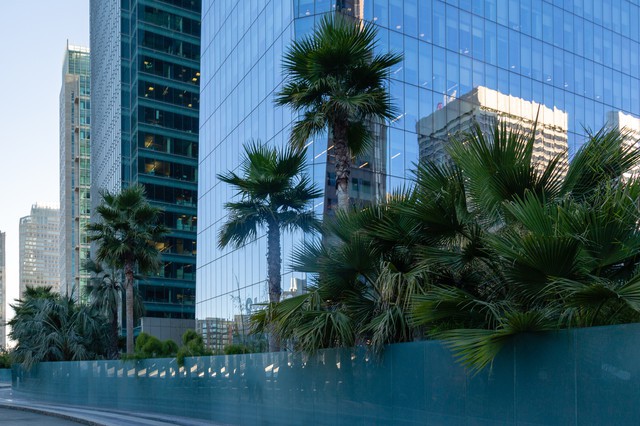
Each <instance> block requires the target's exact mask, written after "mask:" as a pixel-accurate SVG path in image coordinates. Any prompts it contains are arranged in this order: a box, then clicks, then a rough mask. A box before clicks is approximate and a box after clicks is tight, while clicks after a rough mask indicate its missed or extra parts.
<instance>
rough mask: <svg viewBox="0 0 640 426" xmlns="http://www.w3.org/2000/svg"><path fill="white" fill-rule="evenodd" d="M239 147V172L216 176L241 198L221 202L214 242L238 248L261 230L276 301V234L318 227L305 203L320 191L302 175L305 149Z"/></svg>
mask: <svg viewBox="0 0 640 426" xmlns="http://www.w3.org/2000/svg"><path fill="white" fill-rule="evenodd" d="M244 149H245V153H244V158H243V162H242V166H241V170H242V175H237V174H236V173H234V172H228V173H226V174H224V175H218V179H220V180H221V181H223V182H225V183H228V184H230V185H232V186H233V187H234V189H236V190H237V194H238V195H239V196H240V200H239V201H230V202H227V203H226V204H225V208H226V209H227V210H228V212H229V216H228V220H227V222H226V223H225V224H224V225H223V226H222V228H221V229H220V233H219V235H218V245H219V246H220V247H221V248H223V247H226V246H227V245H229V244H232V245H233V246H235V247H241V246H243V245H244V244H246V243H247V242H249V241H251V240H253V239H255V238H256V236H257V234H258V231H259V229H262V228H266V231H267V267H268V271H267V281H268V285H269V302H270V303H277V302H279V301H280V295H281V293H282V289H281V283H280V282H281V276H280V272H281V264H282V259H281V250H280V233H281V231H283V230H296V229H300V230H302V231H305V232H309V231H313V230H316V229H318V227H319V222H318V220H317V219H316V217H315V215H314V214H313V211H311V210H309V209H308V207H309V202H310V201H311V200H313V199H314V198H317V197H319V196H320V195H321V192H320V191H319V190H318V189H317V188H316V187H315V186H313V185H312V184H311V181H310V179H309V177H308V176H307V175H305V174H303V171H304V167H305V166H304V161H305V152H304V151H300V150H296V149H293V148H286V149H285V150H283V151H281V152H278V151H277V150H276V149H274V148H267V147H265V146H261V145H260V144H259V143H257V142H253V143H251V144H249V145H245V147H244ZM269 349H270V350H271V351H275V350H279V348H278V344H277V339H276V338H275V336H271V337H270V339H269Z"/></svg>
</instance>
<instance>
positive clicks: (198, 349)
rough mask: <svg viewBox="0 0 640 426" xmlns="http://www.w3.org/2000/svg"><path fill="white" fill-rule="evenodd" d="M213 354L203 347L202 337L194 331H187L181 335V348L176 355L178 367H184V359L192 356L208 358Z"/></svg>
mask: <svg viewBox="0 0 640 426" xmlns="http://www.w3.org/2000/svg"><path fill="white" fill-rule="evenodd" d="M212 354H213V353H212V352H211V351H210V350H209V349H207V348H206V347H205V346H204V341H203V340H202V336H200V335H199V334H198V333H196V331H195V330H187V331H185V332H184V334H183V335H182V347H181V348H180V349H179V350H178V353H177V355H176V358H177V361H178V365H179V366H183V365H184V359H185V358H186V357H192V356H209V355H212Z"/></svg>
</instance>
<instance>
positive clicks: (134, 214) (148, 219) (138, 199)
mask: <svg viewBox="0 0 640 426" xmlns="http://www.w3.org/2000/svg"><path fill="white" fill-rule="evenodd" d="M101 195H102V198H103V201H102V203H101V204H100V205H99V206H98V207H97V209H96V213H97V215H98V217H99V219H100V221H99V222H95V223H90V224H89V225H88V226H87V231H88V233H89V240H90V241H95V242H97V243H98V250H97V252H96V260H97V261H98V262H105V263H106V264H108V265H114V267H116V268H118V269H122V270H124V277H125V280H124V290H125V307H126V329H127V354H128V355H131V354H133V351H134V346H133V316H134V288H133V285H134V278H135V277H134V271H136V269H137V271H138V272H139V273H140V274H148V273H151V272H153V271H155V270H157V269H158V267H159V266H160V257H159V252H158V249H157V248H156V243H157V242H160V241H162V239H163V237H164V236H165V234H166V233H167V228H166V227H165V226H164V225H162V224H161V223H160V222H159V220H160V213H161V211H160V209H159V208H157V207H153V206H151V205H150V204H149V202H148V201H147V199H146V198H145V190H144V187H143V186H140V185H135V186H131V187H129V188H126V189H123V190H122V192H120V193H119V194H117V195H116V194H111V193H109V192H108V191H104V192H103V193H102V194H101Z"/></svg>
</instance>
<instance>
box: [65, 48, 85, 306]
mask: <svg viewBox="0 0 640 426" xmlns="http://www.w3.org/2000/svg"><path fill="white" fill-rule="evenodd" d="M90 68H91V67H90V55H89V49H87V48H85V47H76V46H67V49H66V51H65V60H64V65H63V70H62V74H63V80H62V89H61V90H60V284H61V285H60V291H61V292H62V293H63V294H69V295H73V296H74V297H76V298H81V297H85V296H86V294H85V293H86V285H87V283H88V279H89V276H88V274H87V273H86V271H84V269H83V262H84V261H85V260H86V259H88V258H89V250H90V246H89V243H88V241H87V234H86V231H85V227H86V224H87V222H88V220H89V214H90V210H91V206H90V203H91V194H90V192H91V189H90V188H91V170H90V150H91V141H90V137H91V130H90V129H91V124H90V123H91V101H90V96H91V90H90V75H91V74H90Z"/></svg>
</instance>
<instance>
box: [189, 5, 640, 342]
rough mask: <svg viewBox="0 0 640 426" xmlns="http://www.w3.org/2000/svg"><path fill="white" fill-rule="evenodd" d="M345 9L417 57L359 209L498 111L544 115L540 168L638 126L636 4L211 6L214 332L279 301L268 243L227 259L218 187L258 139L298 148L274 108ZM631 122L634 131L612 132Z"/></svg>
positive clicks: (206, 210)
mask: <svg viewBox="0 0 640 426" xmlns="http://www.w3.org/2000/svg"><path fill="white" fill-rule="evenodd" d="M335 9H340V10H342V11H343V12H344V13H348V14H351V15H354V16H356V17H357V18H361V19H364V20H366V21H368V22H371V23H374V24H375V25H376V26H377V28H378V47H377V49H378V50H379V51H381V52H386V51H394V52H401V53H403V54H404V61H403V62H402V63H401V64H399V65H398V66H397V67H395V68H394V69H393V70H392V72H391V76H390V79H389V91H390V93H391V96H392V99H393V102H394V104H395V105H396V107H397V108H398V111H399V112H398V115H397V117H395V118H394V119H393V120H390V121H389V122H388V123H386V126H381V129H380V130H379V134H378V137H377V143H376V144H374V148H373V150H372V151H371V152H370V153H369V154H368V157H367V158H361V159H356V162H355V164H354V170H355V168H358V170H361V173H362V175H361V176H358V175H356V173H353V174H352V177H353V178H354V179H353V180H352V182H351V191H352V192H351V193H352V195H353V194H355V197H356V198H359V199H372V200H375V199H380V198H383V197H385V196H386V194H388V193H391V192H393V191H394V190H396V189H398V188H400V187H401V186H402V185H405V184H406V183H407V182H408V180H409V179H410V178H411V172H412V170H413V169H414V164H415V163H416V162H418V161H419V158H420V153H421V152H429V151H428V150H429V149H435V148H437V147H435V148H434V147H433V146H431V147H430V146H429V145H428V144H429V143H430V142H429V141H435V140H436V139H437V137H438V136H439V137H440V139H441V140H442V136H443V135H447V134H449V133H451V132H452V131H453V130H455V129H458V130H460V129H462V127H461V126H462V124H463V123H464V122H465V120H467V118H468V117H470V116H474V118H475V119H476V120H477V119H480V118H482V119H484V118H486V117H487V115H488V114H491V115H493V116H494V117H500V118H501V119H503V120H505V119H508V120H510V121H512V122H514V121H522V122H523V123H524V124H523V125H524V127H525V128H526V127H528V126H529V127H530V125H531V122H532V121H533V120H535V118H536V116H538V120H539V122H541V123H544V129H541V130H540V131H541V132H542V134H541V136H540V139H539V140H540V144H541V145H540V152H541V154H540V156H541V157H540V158H541V159H543V157H544V156H545V155H548V154H549V153H553V152H558V151H562V149H563V148H564V147H567V148H568V153H569V157H570V156H571V155H572V154H573V153H575V152H576V150H577V149H579V147H580V146H581V144H582V143H583V141H584V139H585V133H586V132H585V128H589V129H596V130H597V129H599V128H601V127H602V126H604V125H605V124H606V123H607V120H609V123H608V124H609V125H611V126H617V125H618V124H619V123H622V122H624V123H626V124H625V126H626V127H634V126H635V128H638V126H637V124H638V123H639V121H638V117H639V115H640V63H639V60H640V58H639V56H640V54H639V52H640V45H639V41H640V26H638V25H637V22H639V18H640V4H639V2H638V1H637V0H575V1H574V0H565V1H542V0H484V1H480V0H448V1H444V0H354V1H344V0H343V1H336V0H288V1H275V0H272V1H266V0H265V1H246V2H240V1H231V2H230V1H222V0H209V1H205V2H203V11H202V46H203V48H202V74H203V81H202V84H201V96H202V109H201V117H200V135H201V138H200V157H199V164H200V172H201V179H200V180H199V200H198V210H199V212H198V216H199V218H200V225H199V228H198V238H199V244H200V248H201V249H200V251H199V252H198V273H197V288H198V292H197V301H196V318H197V319H198V320H202V321H203V323H204V322H205V320H206V319H215V318H223V319H227V320H231V319H232V318H234V316H237V315H242V314H247V313H250V312H251V310H252V306H253V304H255V303H256V302H264V301H266V300H267V291H266V281H265V280H266V270H267V268H266V256H265V254H266V245H265V241H264V240H265V238H264V236H261V237H259V238H258V240H257V241H256V242H254V243H250V244H248V245H247V246H245V247H243V248H241V249H238V250H234V249H232V248H227V249H224V250H220V249H218V248H217V240H216V238H217V234H218V231H219V229H220V227H221V225H222V224H223V223H224V221H225V211H224V209H223V203H224V202H225V201H227V200H229V199H231V198H232V197H233V196H234V194H233V192H232V191H231V189H230V188H229V187H228V186H226V185H224V184H222V183H220V182H219V181H218V180H217V179H216V177H215V176H216V173H221V172H224V171H226V170H232V169H235V168H237V167H238V165H239V158H240V153H241V150H242V144H243V143H244V142H246V141H247V140H249V139H252V138H253V139H260V140H262V141H264V142H267V143H269V144H272V145H276V146H282V145H284V144H286V143H287V139H288V137H289V132H290V128H291V123H292V121H293V120H294V119H295V117H294V116H293V115H292V113H291V112H290V111H289V110H288V109H286V108H281V107H276V106H274V103H273V99H274V94H275V93H276V92H277V91H278V90H279V88H280V87H281V84H282V81H283V74H282V65H281V58H282V55H283V53H284V52H285V51H286V49H287V47H288V46H289V45H290V43H291V41H292V40H295V39H300V38H301V37H304V36H305V35H307V34H309V33H310V32H311V31H312V30H313V27H314V25H315V24H316V23H317V22H318V21H319V19H320V18H321V17H322V15H323V14H325V13H327V12H331V11H333V10H335ZM480 94H481V96H480ZM489 110H491V111H489ZM538 114H540V115H538ZM620 114H623V115H624V117H625V119H624V120H618V121H617V122H615V123H614V122H611V121H610V117H620ZM536 140H538V139H536ZM632 143H637V141H632ZM425 144H426V145H425ZM330 148H331V147H330V146H327V138H326V137H324V138H316V139H315V140H310V141H309V143H308V164H309V170H308V171H309V173H310V174H311V175H312V177H313V179H314V181H315V182H316V184H318V185H319V186H320V187H322V188H325V195H324V197H323V198H322V199H319V200H317V202H316V203H315V204H314V206H313V208H314V209H315V211H316V212H317V213H318V214H319V215H320V214H323V213H327V211H330V206H328V205H330V204H332V203H333V202H334V200H332V192H334V189H333V187H332V186H333V184H334V182H332V173H331V167H327V158H329V163H331V151H330ZM367 169H369V170H367ZM362 170H366V171H367V172H366V173H365V172H364V171H362ZM302 238H304V236H301V235H292V234H285V235H284V236H283V241H282V246H283V269H282V275H283V280H282V282H283V291H285V292H286V291H287V289H288V286H289V285H291V287H292V289H291V290H294V288H293V287H297V286H296V285H295V283H300V282H304V278H305V277H304V276H300V275H299V274H296V273H292V272H291V271H290V269H288V267H287V264H288V261H289V259H290V255H291V252H292V248H293V247H294V246H295V244H297V243H298V242H300V241H301V239H302ZM201 331H203V330H201Z"/></svg>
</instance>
